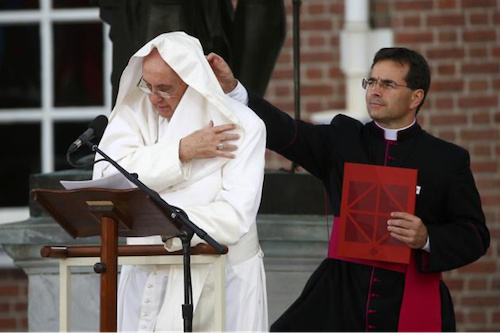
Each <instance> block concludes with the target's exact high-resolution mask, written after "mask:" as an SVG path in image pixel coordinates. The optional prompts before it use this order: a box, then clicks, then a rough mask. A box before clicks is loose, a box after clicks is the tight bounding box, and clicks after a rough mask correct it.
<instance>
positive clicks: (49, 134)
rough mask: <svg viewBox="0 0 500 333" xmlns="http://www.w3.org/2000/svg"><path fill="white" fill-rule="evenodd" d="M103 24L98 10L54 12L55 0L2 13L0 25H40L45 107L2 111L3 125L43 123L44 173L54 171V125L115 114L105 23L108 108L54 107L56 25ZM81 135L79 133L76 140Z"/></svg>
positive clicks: (0, 118) (76, 9) (106, 104)
mask: <svg viewBox="0 0 500 333" xmlns="http://www.w3.org/2000/svg"><path fill="white" fill-rule="evenodd" d="M64 22H68V23H75V22H102V21H101V19H100V18H99V9H98V8H75V9H54V8H52V0H40V8H39V9H35V10H4V11H0V24H2V25H3V24H10V25H13V24H18V25H24V24H31V23H36V24H39V27H40V47H41V52H40V54H41V59H40V64H41V66H40V68H41V82H40V85H41V107H39V108H24V109H15V110H13V109H0V124H6V123H13V122H15V123H39V124H41V131H40V133H41V138H40V144H41V147H40V148H41V154H40V158H41V172H42V173H48V172H53V171H54V164H55V162H54V159H55V152H54V123H55V122H56V121H61V120H64V121H87V120H88V121H90V120H91V119H93V118H95V117H96V116H98V115H100V114H104V115H108V114H109V113H110V111H111V80H110V78H111V68H112V47H111V41H110V40H109V38H108V34H109V25H108V24H106V23H104V22H102V24H103V41H104V44H103V77H102V80H103V89H104V91H103V94H104V105H103V106H94V107H57V108H56V107H55V106H54V100H53V96H54V78H53V73H54V56H53V55H54V41H53V24H54V23H64ZM80 134H81V133H75V139H76V138H77V137H78V135H80Z"/></svg>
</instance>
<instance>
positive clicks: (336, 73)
mask: <svg viewBox="0 0 500 333" xmlns="http://www.w3.org/2000/svg"><path fill="white" fill-rule="evenodd" d="M328 77H330V78H332V79H339V78H342V79H343V78H344V72H342V71H341V70H340V68H337V67H335V68H331V69H330V70H328Z"/></svg>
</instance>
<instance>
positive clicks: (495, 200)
mask: <svg viewBox="0 0 500 333" xmlns="http://www.w3.org/2000/svg"><path fill="white" fill-rule="evenodd" d="M481 201H482V203H483V205H485V206H488V205H497V206H498V205H500V195H483V196H482V197H481Z"/></svg>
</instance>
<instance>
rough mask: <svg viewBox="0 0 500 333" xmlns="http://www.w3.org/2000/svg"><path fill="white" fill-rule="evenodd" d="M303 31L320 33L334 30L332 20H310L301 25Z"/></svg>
mask: <svg viewBox="0 0 500 333" xmlns="http://www.w3.org/2000/svg"><path fill="white" fill-rule="evenodd" d="M300 29H301V31H318V30H330V29H332V20H330V19H328V20H310V21H303V22H301V23H300Z"/></svg>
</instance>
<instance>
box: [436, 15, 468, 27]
mask: <svg viewBox="0 0 500 333" xmlns="http://www.w3.org/2000/svg"><path fill="white" fill-rule="evenodd" d="M427 25H428V26H430V27H459V26H464V25H465V16H464V15H463V14H437V15H429V16H427Z"/></svg>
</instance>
